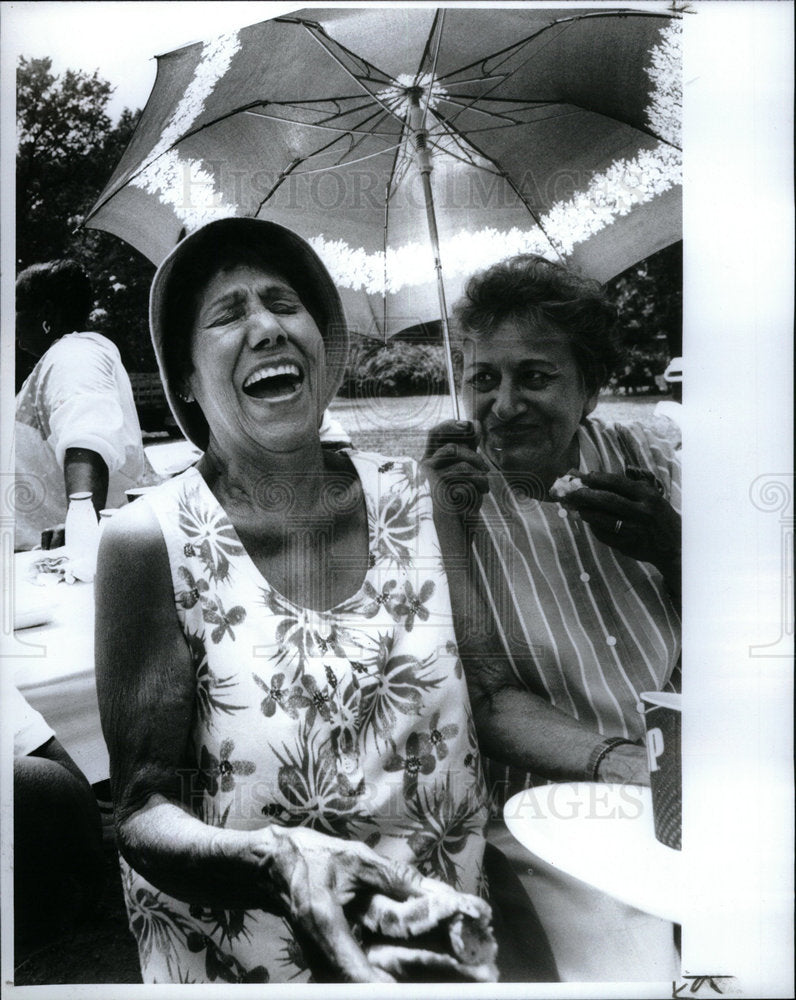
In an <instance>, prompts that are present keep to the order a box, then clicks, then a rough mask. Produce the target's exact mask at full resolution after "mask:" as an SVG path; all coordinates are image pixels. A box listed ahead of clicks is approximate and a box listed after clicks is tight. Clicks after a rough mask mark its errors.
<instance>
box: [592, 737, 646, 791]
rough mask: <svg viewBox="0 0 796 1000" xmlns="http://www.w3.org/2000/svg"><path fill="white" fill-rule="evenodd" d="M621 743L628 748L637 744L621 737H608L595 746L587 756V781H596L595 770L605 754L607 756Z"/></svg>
mask: <svg viewBox="0 0 796 1000" xmlns="http://www.w3.org/2000/svg"><path fill="white" fill-rule="evenodd" d="M623 743H626V744H628V745H629V746H632V747H636V746H638V743H635V742H634V741H633V740H626V739H623V738H622V737H621V736H609V737H608V739H606V740H603V741H602V743H598V744H597V746H596V747H595V748H594V749H593V750H592V752H591V753H590V754H589V760H588V762H587V764H586V774H587V775H588V778H587V780H588V781H598V780H599V779H598V777H597V768H598V767H599V766H600V763H601V761H602V759H603V757H605V756H606V755H607V754H609V753H610V752H611V751H612V750H613V748H614V747H618V746H621V745H622V744H623Z"/></svg>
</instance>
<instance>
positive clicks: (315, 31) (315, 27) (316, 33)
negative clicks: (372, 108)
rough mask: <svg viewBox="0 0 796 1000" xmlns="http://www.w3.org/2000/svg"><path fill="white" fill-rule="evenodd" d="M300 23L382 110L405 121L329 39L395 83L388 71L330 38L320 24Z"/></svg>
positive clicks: (364, 64)
mask: <svg viewBox="0 0 796 1000" xmlns="http://www.w3.org/2000/svg"><path fill="white" fill-rule="evenodd" d="M299 23H300V24H303V25H304V27H305V29H306V30H307V31H308V32H309V33H310V34H311V35H312V37H313V38H314V39H315V41H316V42H317V43H318V45H320V46H321V48H322V49H323V50H324V51H325V52H326V53H327V55H329V57H330V58H331V59H333V60H334V61H335V62H336V63H337V65H338V66H339V67H340V69H342V71H343V72H344V73H347V74H348V75H349V76H350V77H351V79H352V80H354V81H355V82H356V83H358V84H359V86H360V87H361V88H362V90H363V91H364V92H365V93H366V94H367V95H368V96H369V97H370V98H371V99H372V100H373V101H375V102H376V103H377V104H378V105H379V106H380V107H381V109H382V111H384V112H385V113H386V114H388V115H390V116H391V117H392V118H397V119H398V120H399V121H401V122H402V121H403V119H402V118H400V116H399V115H396V114H395V112H394V111H393V110H392V108H390V106H389V105H388V104H386V103H385V102H384V100H383V99H382V98H381V97H379V95H378V93H374V92H373V91H371V90H369V89H368V88H367V87H366V86H365V84H364V83H363V82H362V81H361V80H360V79H359V77H358V76H357V75H356V74H355V73H353V72H352V71H351V70H350V69H349V68H348V66H346V65H345V63H344V62H343V60H342V59H340V57H339V56H338V55H337V54H336V53H335V52H333V51H332V49H331V47H330V45H329V44H327V40H328V42H330V43H332V44H334V45H336V46H337V47H338V48H339V49H341V50H342V51H343V52H345V53H347V54H348V55H350V56H351V57H352V58H353V59H356V60H358V61H359V62H360V63H362V65H363V66H367V67H368V69H369V70H370V69H373V70H375V71H376V73H378V74H380V76H382V77H384V78H385V79H384V80H383V81H382V82H384V83H385V84H386V85H388V86H389V85H390V84H394V83H395V81H394V80H393V79H392V77H390V76H388V75H387V74H386V73H383V72H382V71H381V70H380V69H378V67H376V66H373V65H372V64H371V63H369V62H367V61H366V60H365V59H362V58H361V57H360V56H358V55H356V53H354V52H352V51H351V50H350V49H347V48H346V47H345V45H341V44H340V42H337V41H335V40H334V39H332V38H330V37H329V36H328V35H327V34H326V32H325V31H324V30H323V28H322V27H321V26H320V25H319V24H317V23H315V22H307V21H299ZM310 24H312V28H310ZM321 36H323V37H321ZM371 79H373V82H374V83H375V82H377V81H376V79H375V78H371Z"/></svg>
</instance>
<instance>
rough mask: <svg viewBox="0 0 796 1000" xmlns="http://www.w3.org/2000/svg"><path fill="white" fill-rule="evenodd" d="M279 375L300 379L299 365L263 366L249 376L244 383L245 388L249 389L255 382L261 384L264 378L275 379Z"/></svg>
mask: <svg viewBox="0 0 796 1000" xmlns="http://www.w3.org/2000/svg"><path fill="white" fill-rule="evenodd" d="M277 375H293V376H294V377H295V378H299V377H300V375H301V372H300V371H299V368H298V365H293V364H287V365H263V367H262V368H258V369H257V370H256V371H253V372H252V373H251V375H249V377H248V378H247V379H246V381H245V382H244V383H243V388H244V389H247V388H248V387H249V386H250V385H254V383H255V382H260V381H261V380H262V379H264V378H275V377H276V376H277Z"/></svg>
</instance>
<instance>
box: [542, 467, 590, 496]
mask: <svg viewBox="0 0 796 1000" xmlns="http://www.w3.org/2000/svg"><path fill="white" fill-rule="evenodd" d="M585 485H586V484H585V483H584V482H583V480H582V479H581V478H580V477H579V476H577V475H575V474H574V473H571V472H568V473H567V474H566V475H565V476H559V478H558V479H556V481H555V482H554V483H553V485H552V486H551V487H550V496H551V497H552V498H553V499H554V500H563V499H564V497H566V496H569V494H570V493H574V492H575V491H576V490H582V489H583V487H584V486H585Z"/></svg>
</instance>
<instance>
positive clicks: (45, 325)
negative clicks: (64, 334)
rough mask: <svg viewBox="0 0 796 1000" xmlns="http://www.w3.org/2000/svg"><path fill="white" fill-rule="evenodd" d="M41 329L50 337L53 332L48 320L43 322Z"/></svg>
mask: <svg viewBox="0 0 796 1000" xmlns="http://www.w3.org/2000/svg"><path fill="white" fill-rule="evenodd" d="M41 328H42V330H44V332H45V333H46V334H47V335H48V336H49V333H50V330H51V327H50V324H49V322H48V321H47V320H46V319H43V320H42V321H41Z"/></svg>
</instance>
